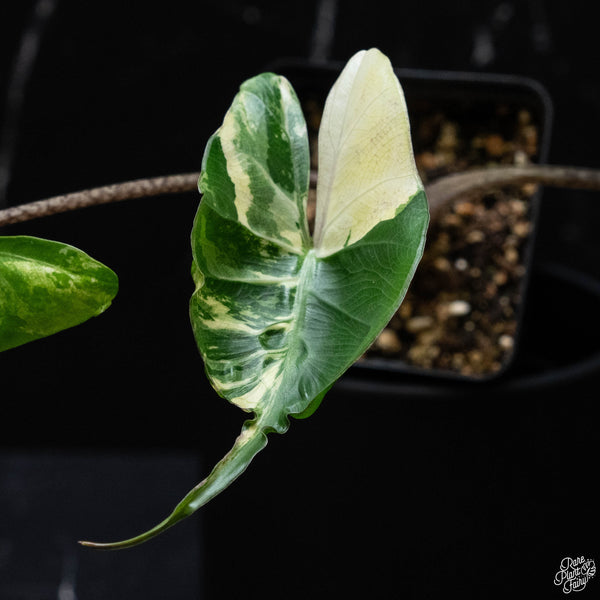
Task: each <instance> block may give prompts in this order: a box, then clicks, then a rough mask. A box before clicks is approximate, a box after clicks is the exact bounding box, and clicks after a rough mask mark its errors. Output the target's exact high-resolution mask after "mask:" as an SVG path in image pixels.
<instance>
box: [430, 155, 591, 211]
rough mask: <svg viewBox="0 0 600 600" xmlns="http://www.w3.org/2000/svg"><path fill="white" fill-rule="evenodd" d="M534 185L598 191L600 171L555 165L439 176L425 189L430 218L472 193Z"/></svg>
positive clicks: (492, 169) (497, 168) (500, 168)
mask: <svg viewBox="0 0 600 600" xmlns="http://www.w3.org/2000/svg"><path fill="white" fill-rule="evenodd" d="M526 183H536V184H540V185H547V186H553V187H563V188H573V189H588V190H598V189H600V170H598V169H584V168H580V167H560V166H555V165H527V166H523V167H515V166H498V167H489V168H483V169H473V170H471V171H464V172H462V173H453V174H452V175H446V176H444V177H440V178H439V179H438V180H436V181H434V182H432V183H431V184H429V185H427V186H426V187H425V191H426V193H427V200H428V202H429V210H430V212H431V218H432V219H435V218H436V217H437V215H438V214H439V211H440V210H441V209H442V208H443V207H444V206H445V205H446V204H448V203H449V202H452V201H453V200H455V199H457V198H458V197H460V196H463V195H465V194H468V193H471V192H477V191H485V190H489V189H493V188H497V187H501V186H506V185H523V184H526Z"/></svg>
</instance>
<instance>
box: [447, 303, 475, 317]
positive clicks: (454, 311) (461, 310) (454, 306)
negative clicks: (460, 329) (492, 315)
mask: <svg viewBox="0 0 600 600" xmlns="http://www.w3.org/2000/svg"><path fill="white" fill-rule="evenodd" d="M470 312H471V305H470V304H469V303H468V302H466V301H465V300H453V301H452V302H450V304H448V314H449V315H450V316H451V317H464V316H465V315H468V314H469V313H470Z"/></svg>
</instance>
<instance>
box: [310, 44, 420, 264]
mask: <svg viewBox="0 0 600 600" xmlns="http://www.w3.org/2000/svg"><path fill="white" fill-rule="evenodd" d="M420 189H422V183H421V181H420V179H419V176H418V173H417V169H416V166H415V163H414V158H413V153H412V144H411V139H410V125H409V121H408V116H407V111H406V103H405V100H404V94H403V92H402V89H401V87H400V84H399V82H398V79H397V78H396V76H395V74H394V72H393V69H392V66H391V64H390V61H389V60H388V58H387V57H386V56H385V55H383V54H382V53H381V52H380V51H379V50H377V49H371V50H368V51H364V50H363V51H361V52H358V53H357V54H355V55H354V56H353V57H352V59H351V60H350V61H349V62H348V64H347V65H346V67H345V69H344V70H343V72H342V74H341V75H340V77H339V78H338V80H337V82H336V83H335V85H334V86H333V88H332V90H331V92H330V94H329V96H328V98H327V102H326V104H325V109H324V113H323V118H322V121H321V126H320V130H319V173H318V182H317V212H316V220H315V232H314V246H315V249H316V251H317V255H318V256H320V257H324V256H329V255H331V254H333V253H335V252H337V251H338V250H340V249H341V248H343V247H344V246H347V245H349V244H352V243H354V242H356V241H357V240H359V239H361V238H362V237H364V235H365V234H366V233H368V232H369V231H370V230H371V229H372V228H373V227H374V226H375V225H377V224H378V223H380V222H381V221H383V220H387V219H391V218H393V217H394V216H395V215H396V214H397V213H398V212H399V211H400V210H402V208H403V207H404V206H405V205H406V204H407V203H408V201H409V200H410V198H411V196H413V195H414V194H415V193H416V192H417V191H419V190H420Z"/></svg>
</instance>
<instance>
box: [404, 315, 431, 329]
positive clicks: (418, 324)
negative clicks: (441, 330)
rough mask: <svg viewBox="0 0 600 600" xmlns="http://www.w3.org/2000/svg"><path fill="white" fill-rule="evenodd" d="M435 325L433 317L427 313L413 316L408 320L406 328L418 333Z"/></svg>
mask: <svg viewBox="0 0 600 600" xmlns="http://www.w3.org/2000/svg"><path fill="white" fill-rule="evenodd" d="M432 325H433V319H432V318H431V317H429V316H427V315H423V316H417V317H411V318H410V319H409V320H408V321H407V322H406V329H407V331H410V333H418V332H419V331H424V330H425V329H429V328H430V327H431V326H432Z"/></svg>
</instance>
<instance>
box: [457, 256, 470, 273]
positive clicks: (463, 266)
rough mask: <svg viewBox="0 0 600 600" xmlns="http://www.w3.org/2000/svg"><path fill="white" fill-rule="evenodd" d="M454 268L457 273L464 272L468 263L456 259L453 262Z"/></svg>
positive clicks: (461, 259)
mask: <svg viewBox="0 0 600 600" xmlns="http://www.w3.org/2000/svg"><path fill="white" fill-rule="evenodd" d="M454 268H455V269H456V270H457V271H466V270H467V269H468V268H469V263H468V262H467V261H466V260H465V259H464V258H457V259H456V260H455V261H454Z"/></svg>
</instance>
